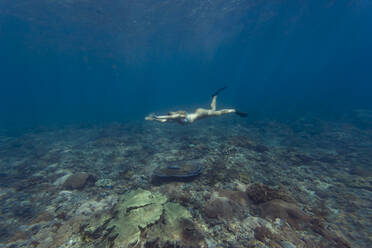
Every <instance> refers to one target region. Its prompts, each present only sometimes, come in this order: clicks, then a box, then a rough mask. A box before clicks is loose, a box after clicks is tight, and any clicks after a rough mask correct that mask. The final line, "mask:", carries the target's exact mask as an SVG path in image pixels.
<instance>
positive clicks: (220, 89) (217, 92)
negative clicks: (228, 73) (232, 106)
mask: <svg viewBox="0 0 372 248" xmlns="http://www.w3.org/2000/svg"><path fill="white" fill-rule="evenodd" d="M226 89H227V86H225V87H222V88H219V89H218V90H217V91H216V92H215V93H214V94H213V95H212V97H214V96H217V95H218V94H220V92H221V91H223V90H226Z"/></svg>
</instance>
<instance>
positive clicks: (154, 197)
mask: <svg viewBox="0 0 372 248" xmlns="http://www.w3.org/2000/svg"><path fill="white" fill-rule="evenodd" d="M242 120H243V119H238V118H228V117H227V118H224V117H223V118H220V119H211V120H204V121H201V122H200V123H195V124H193V125H190V126H178V125H172V124H170V125H168V124H159V123H151V122H133V123H113V124H110V125H101V126H94V125H86V126H65V127H63V128H60V127H55V128H51V127H50V128H40V129H35V130H30V131H29V132H27V133H25V134H24V135H22V136H17V137H9V136H6V135H2V136H1V137H0V247H209V248H211V247H252V248H253V247H257V248H258V247H259V248H264V247H274V248H276V247H278V248H279V247H281V248H294V247H314V248H318V247H339V248H343V247H371V246H370V245H371V244H372V128H371V126H368V125H367V126H360V125H356V124H355V123H352V122H341V121H340V122H331V121H324V120H320V119H317V118H303V119H299V120H297V121H294V122H291V123H281V122H278V121H270V120H266V121H247V120H244V121H242ZM181 160H195V161H198V162H199V163H200V164H201V165H202V167H203V170H202V173H201V174H200V175H199V176H197V177H195V178H193V180H188V181H166V182H159V181H154V178H153V172H154V170H155V168H157V167H158V166H159V165H162V164H165V163H168V162H172V161H181Z"/></svg>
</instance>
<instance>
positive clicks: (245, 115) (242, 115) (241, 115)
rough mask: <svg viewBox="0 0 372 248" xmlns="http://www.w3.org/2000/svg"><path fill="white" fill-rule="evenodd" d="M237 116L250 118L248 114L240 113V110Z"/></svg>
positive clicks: (236, 112)
mask: <svg viewBox="0 0 372 248" xmlns="http://www.w3.org/2000/svg"><path fill="white" fill-rule="evenodd" d="M235 114H237V115H239V116H240V117H247V116H248V114H247V113H244V112H240V111H238V110H236V111H235Z"/></svg>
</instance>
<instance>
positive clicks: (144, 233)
mask: <svg viewBox="0 0 372 248" xmlns="http://www.w3.org/2000/svg"><path fill="white" fill-rule="evenodd" d="M113 213H114V216H111V217H110V218H107V215H103V216H102V217H101V218H99V219H94V220H93V219H92V220H91V222H90V224H89V225H87V226H86V228H85V232H84V234H85V235H84V239H85V240H87V241H92V239H94V240H96V241H95V242H96V244H100V246H102V247H133V246H136V245H138V244H145V243H146V242H147V241H148V240H149V239H154V238H155V239H157V240H159V237H160V238H161V239H162V240H165V241H168V240H171V241H179V240H182V233H183V232H184V230H183V229H184V228H182V223H183V222H185V221H184V220H185V219H186V220H190V219H191V214H190V213H189V211H188V210H187V209H186V208H184V207H183V206H181V205H179V204H178V203H172V202H168V199H167V197H165V196H164V195H162V194H161V193H159V192H150V191H147V190H142V189H138V190H134V191H130V192H128V193H126V194H124V195H122V196H121V197H120V200H119V203H118V204H117V205H116V207H115V209H114V211H113ZM160 220H161V221H160ZM190 222H191V220H190ZM195 229H196V228H195ZM199 236H201V235H199Z"/></svg>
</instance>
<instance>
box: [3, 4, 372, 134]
mask: <svg viewBox="0 0 372 248" xmlns="http://www.w3.org/2000/svg"><path fill="white" fill-rule="evenodd" d="M371 10H372V3H371V1H367V0H364V1H362V0H360V1H297V2H293V1H248V0H247V1H218V0H216V1H197V0H193V1H152V0H141V1H111V2H110V3H102V2H100V1H96V0H93V1H52V2H48V1H42V0H37V1H32V2H28V3H26V2H23V1H18V0H16V1H14V0H12V1H10V0H2V1H1V2H0V42H1V43H0V44H1V45H0V57H1V60H0V75H1V79H0V81H1V83H0V125H1V127H2V128H6V129H9V128H18V129H20V130H22V128H24V127H32V126H35V125H36V126H37V125H47V124H51V123H54V124H55V123H79V122H106V121H122V120H142V119H143V117H144V116H145V115H147V114H149V113H151V112H164V111H168V110H171V109H173V110H176V109H178V108H179V107H182V108H186V109H187V108H194V107H195V106H199V105H202V106H208V104H209V101H210V95H211V94H212V93H213V92H214V91H215V90H216V89H217V88H219V87H222V86H224V85H228V86H229V90H228V91H226V92H224V94H223V98H222V97H221V98H220V99H221V100H220V102H219V104H223V105H220V106H235V107H237V108H239V109H242V110H244V111H246V112H248V113H250V114H251V116H256V115H262V116H265V115H272V114H274V115H277V116H285V118H288V117H293V116H297V115H302V114H304V113H307V112H315V113H318V114H320V113H321V114H325V115H326V116H330V115H331V116H333V115H339V114H340V113H342V112H344V111H347V110H349V109H353V108H363V109H364V108H370V107H372V101H371V96H372V83H371V82H372V73H371V65H372V62H371V58H372V49H371V44H372V32H371V30H372V15H371V13H372V12H371Z"/></svg>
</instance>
